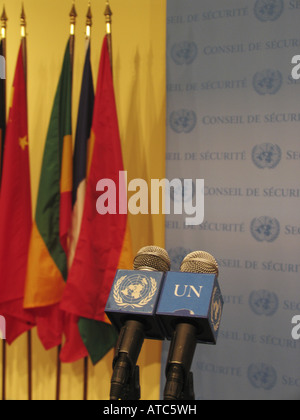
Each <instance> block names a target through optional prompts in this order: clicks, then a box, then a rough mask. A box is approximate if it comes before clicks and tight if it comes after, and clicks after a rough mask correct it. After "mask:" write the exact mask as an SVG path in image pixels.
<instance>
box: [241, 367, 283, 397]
mask: <svg viewBox="0 0 300 420" xmlns="http://www.w3.org/2000/svg"><path fill="white" fill-rule="evenodd" d="M248 379H249V382H250V383H251V385H252V386H253V387H254V388H257V389H264V390H266V391H269V390H270V389H272V388H274V386H275V385H276V382H277V373H276V370H275V369H274V368H273V366H270V365H267V364H265V363H254V364H252V365H250V366H249V368H248Z"/></svg>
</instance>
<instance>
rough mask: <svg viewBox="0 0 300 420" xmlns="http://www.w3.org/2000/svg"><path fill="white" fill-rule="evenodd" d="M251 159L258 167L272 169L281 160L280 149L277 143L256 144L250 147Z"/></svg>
mask: <svg viewBox="0 0 300 420" xmlns="http://www.w3.org/2000/svg"><path fill="white" fill-rule="evenodd" d="M252 161H253V163H254V164H255V165H256V166H257V167H258V168H260V169H266V168H267V169H274V168H276V166H277V165H278V164H279V162H280V161H281V149H280V147H279V146H277V144H272V143H264V144H258V145H257V146H255V147H254V148H253V149H252Z"/></svg>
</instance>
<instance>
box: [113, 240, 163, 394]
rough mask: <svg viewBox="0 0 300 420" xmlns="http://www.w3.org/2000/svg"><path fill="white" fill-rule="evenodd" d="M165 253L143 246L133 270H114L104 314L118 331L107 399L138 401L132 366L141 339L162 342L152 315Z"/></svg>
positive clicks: (158, 322) (160, 328)
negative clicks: (114, 274)
mask: <svg viewBox="0 0 300 420" xmlns="http://www.w3.org/2000/svg"><path fill="white" fill-rule="evenodd" d="M170 266H171V261H170V258H169V255H168V253H167V251H166V250H164V249H163V248H160V247H157V246H147V247H143V248H141V249H140V250H139V252H138V253H137V255H136V257H135V258H134V263H133V268H134V270H118V271H117V273H116V276H115V279H114V282H113V285H112V288H111V291H110V295H109V298H108V301H107V304H106V308H105V313H106V314H107V316H108V318H109V319H110V321H111V323H112V324H113V325H114V326H115V328H116V329H117V331H119V337H118V341H117V345H116V349H115V355H114V360H113V375H112V379H111V390H110V399H111V400H119V399H138V398H139V386H138V385H137V380H138V379H137V377H138V370H137V369H138V367H137V366H136V362H137V359H138V356H139V353H140V351H141V348H142V345H143V342H144V339H145V338H149V339H157V340H162V339H164V338H165V332H164V329H163V328H162V326H161V324H160V321H159V319H158V317H157V316H156V315H155V313H156V308H157V304H158V299H159V296H160V290H161V287H162V285H163V281H164V276H165V272H166V271H169V270H170Z"/></svg>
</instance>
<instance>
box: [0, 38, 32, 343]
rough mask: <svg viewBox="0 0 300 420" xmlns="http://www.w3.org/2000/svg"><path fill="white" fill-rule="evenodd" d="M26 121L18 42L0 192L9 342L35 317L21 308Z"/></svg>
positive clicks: (0, 305)
mask: <svg viewBox="0 0 300 420" xmlns="http://www.w3.org/2000/svg"><path fill="white" fill-rule="evenodd" d="M27 124H28V123H27V99H26V82H25V69H24V63H23V57H22V46H21V47H20V50H19V55H18V60H17V65H16V71H15V77H14V82H13V89H12V102H11V107H10V110H9V117H8V123H7V129H6V140H5V150H4V163H3V173H2V184H1V194H0V314H1V315H3V316H4V317H5V318H6V339H7V342H8V343H9V344H10V343H12V342H13V340H14V339H15V338H16V337H17V336H19V335H20V334H22V333H23V332H25V331H27V330H29V329H30V328H31V327H32V326H33V325H34V317H33V316H32V315H31V314H29V313H27V312H26V311H25V310H24V309H23V298H24V284H25V277H26V268H27V254H28V247H29V239H30V232H31V225H32V213H31V192H30V170H29V150H28V146H29V144H28V125H27Z"/></svg>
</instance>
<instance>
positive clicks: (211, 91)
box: [161, 0, 300, 400]
mask: <svg viewBox="0 0 300 420" xmlns="http://www.w3.org/2000/svg"><path fill="white" fill-rule="evenodd" d="M296 54H300V1H296V0H289V1H283V0H257V1H249V0H227V1H226V2H224V0H201V1H199V0H188V1H187V0H168V11H167V155H166V160H167V178H168V179H173V178H176V177H179V178H193V179H197V178H199V179H204V182H205V220H204V223H203V224H202V225H200V226H185V224H184V215H183V216H177V215H169V216H167V217H166V247H167V250H168V252H169V254H170V257H171V259H172V269H173V270H177V269H178V268H179V265H180V262H181V260H182V259H183V257H184V256H185V255H186V254H187V253H188V252H190V251H194V250H204V251H207V252H210V253H211V254H212V255H214V257H215V258H216V259H217V261H218V263H219V269H220V275H219V282H220V286H221V289H222V294H223V297H224V312H223V318H222V322H221V331H220V334H219V340H218V343H217V346H205V345H198V346H197V350H196V354H195V357H194V363H193V366H192V370H193V372H194V380H195V393H196V398H197V399H208V400H213V399H269V400H272V399H289V400H291V399H299V398H300V342H299V341H297V340H294V339H293V338H292V335H291V331H292V327H293V326H292V323H291V320H292V317H293V316H294V315H299V314H300V260H299V239H300V218H299V214H300V209H299V199H300V186H299V178H300V134H299V128H300V86H299V82H298V81H295V80H293V79H292V77H291V71H292V68H293V65H292V64H291V60H292V57H293V56H294V55H296ZM174 199H176V194H174ZM168 348H169V343H168V342H165V343H164V347H163V356H162V384H161V385H162V390H163V387H164V383H165V375H164V368H165V362H166V357H167V351H168Z"/></svg>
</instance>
